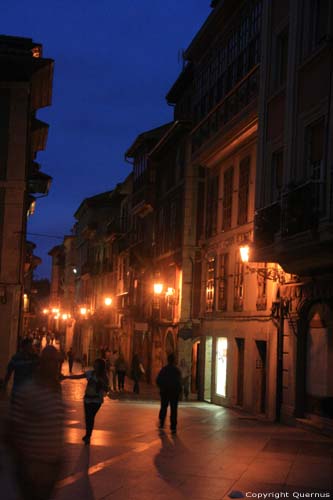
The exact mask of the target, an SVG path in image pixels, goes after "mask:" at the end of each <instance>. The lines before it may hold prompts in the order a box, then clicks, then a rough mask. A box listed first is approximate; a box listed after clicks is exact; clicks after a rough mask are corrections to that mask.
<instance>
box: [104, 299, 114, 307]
mask: <svg viewBox="0 0 333 500" xmlns="http://www.w3.org/2000/svg"><path fill="white" fill-rule="evenodd" d="M104 304H105V305H106V306H111V304H112V299H111V297H105V299H104Z"/></svg>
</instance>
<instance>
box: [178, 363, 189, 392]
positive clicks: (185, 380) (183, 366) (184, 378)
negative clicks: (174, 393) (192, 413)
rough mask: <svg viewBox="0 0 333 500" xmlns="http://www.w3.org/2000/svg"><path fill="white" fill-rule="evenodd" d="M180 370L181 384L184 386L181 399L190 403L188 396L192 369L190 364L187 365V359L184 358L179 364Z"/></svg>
mask: <svg viewBox="0 0 333 500" xmlns="http://www.w3.org/2000/svg"><path fill="white" fill-rule="evenodd" d="M179 370H180V374H181V384H182V392H181V398H182V399H184V398H185V400H186V401H188V395H189V392H190V391H189V387H190V369H189V367H188V364H187V363H186V361H185V359H184V358H182V359H181V360H180V364H179Z"/></svg>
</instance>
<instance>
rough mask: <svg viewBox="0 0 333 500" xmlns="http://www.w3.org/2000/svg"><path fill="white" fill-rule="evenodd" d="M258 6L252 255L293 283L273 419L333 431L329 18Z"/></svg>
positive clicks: (310, 6)
mask: <svg viewBox="0 0 333 500" xmlns="http://www.w3.org/2000/svg"><path fill="white" fill-rule="evenodd" d="M263 5H264V9H263V20H264V22H263V26H264V30H263V43H262V47H263V54H262V71H261V93H260V112H259V124H260V127H259V129H260V133H259V150H258V151H259V157H258V169H257V196H256V209H257V213H256V223H255V247H256V252H257V255H258V258H260V259H262V260H272V261H274V262H279V263H280V264H281V266H282V267H283V268H284V269H285V270H286V271H288V272H289V273H291V274H292V275H295V276H294V279H293V280H292V281H291V282H289V283H286V284H284V285H283V286H282V287H281V297H283V300H284V301H285V304H286V305H287V308H288V313H287V314H286V313H285V314H282V315H281V316H282V318H280V325H281V328H282V331H283V347H282V352H283V360H282V365H283V366H282V369H283V391H282V402H281V412H282V416H283V418H285V419H287V420H289V421H290V420H292V421H293V422H295V421H296V419H299V421H302V422H304V421H305V422H307V423H308V424H311V425H317V426H319V427H321V428H323V429H326V430H327V429H330V430H332V417H333V377H332V370H331V369H330V366H331V362H332V356H333V348H332V263H333V261H332V259H333V257H332V255H333V253H332V249H333V248H332V176H331V174H330V171H331V165H332V146H331V145H332V140H331V137H332V131H333V129H332V107H331V106H332V47H331V41H330V40H331V37H332V15H333V10H332V5H331V3H330V2H327V1H313V2H312V1H308V0H304V1H295V2H289V1H283V2H277V1H272V2H268V1H264V3H263ZM272 68H274V69H272Z"/></svg>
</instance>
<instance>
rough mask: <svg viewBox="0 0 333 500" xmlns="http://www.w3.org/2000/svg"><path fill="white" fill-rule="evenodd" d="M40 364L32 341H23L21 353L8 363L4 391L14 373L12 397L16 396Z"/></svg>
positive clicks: (26, 339)
mask: <svg viewBox="0 0 333 500" xmlns="http://www.w3.org/2000/svg"><path fill="white" fill-rule="evenodd" d="M38 363H39V358H38V356H37V354H35V353H34V352H33V348H32V342H31V340H30V339H28V338H25V339H23V340H22V342H21V349H20V351H19V352H17V353H16V354H14V356H13V357H12V358H11V360H10V361H9V363H8V366H7V373H6V375H5V379H4V384H3V386H4V390H6V388H7V385H8V382H9V380H10V377H11V375H12V373H14V382H13V388H12V396H14V395H15V393H16V391H17V390H18V388H19V387H20V386H21V384H22V383H23V382H26V381H27V380H29V379H31V378H32V375H33V373H34V370H35V369H36V367H37V366H38Z"/></svg>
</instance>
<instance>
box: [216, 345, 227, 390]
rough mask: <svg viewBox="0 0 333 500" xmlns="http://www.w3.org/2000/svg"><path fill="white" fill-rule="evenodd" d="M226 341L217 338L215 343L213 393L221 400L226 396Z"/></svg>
mask: <svg viewBox="0 0 333 500" xmlns="http://www.w3.org/2000/svg"><path fill="white" fill-rule="evenodd" d="M227 354H228V339H227V338H226V337H218V339H217V342H216V367H215V376H216V378H215V392H216V394H217V395H218V396H221V397H223V398H225V397H226V395H227Z"/></svg>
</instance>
